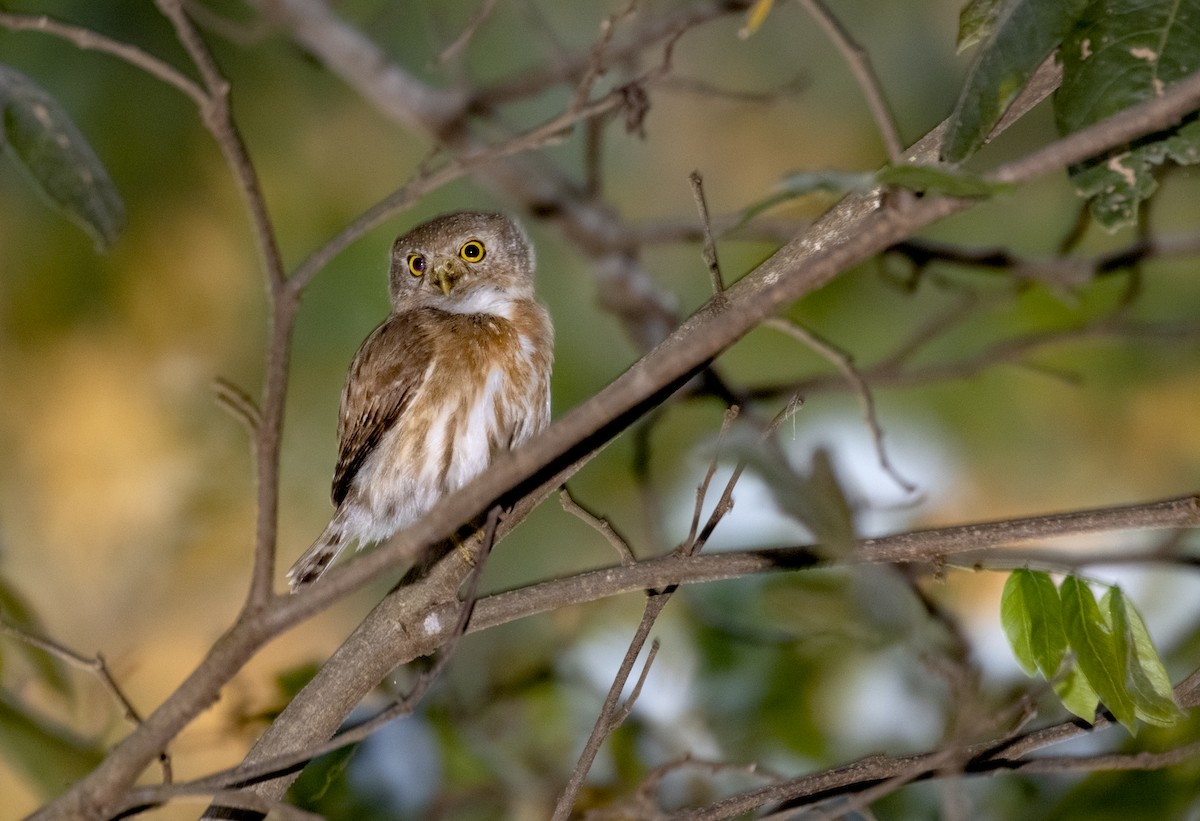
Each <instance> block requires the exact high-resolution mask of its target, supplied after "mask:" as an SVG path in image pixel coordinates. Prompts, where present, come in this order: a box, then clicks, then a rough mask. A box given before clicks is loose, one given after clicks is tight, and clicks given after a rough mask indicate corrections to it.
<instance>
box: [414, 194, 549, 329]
mask: <svg viewBox="0 0 1200 821" xmlns="http://www.w3.org/2000/svg"><path fill="white" fill-rule="evenodd" d="M533 268H534V258H533V248H532V246H531V245H530V244H529V239H528V237H526V235H525V230H524V229H523V228H522V227H521V225H520V224H519V223H518V222H517V221H516V220H514V219H513V218H512V217H510V216H508V215H506V214H484V213H477V212H470V211H465V212H461V213H457V214H446V215H444V216H440V217H436V218H434V219H431V220H430V221H429V222H425V223H422V224H421V225H418V226H417V227H416V228H414V229H412V230H411V231H409V232H408V233H407V234H404V235H403V236H401V237H398V238H397V239H396V241H395V242H394V243H392V267H391V273H390V285H391V295H392V309H393V310H395V311H401V310H411V309H413V308H421V307H433V308H441V309H442V310H446V311H456V312H459V313H496V312H502V311H503V307H504V305H505V304H507V303H510V302H511V301H512V300H514V299H522V298H529V297H532V296H533Z"/></svg>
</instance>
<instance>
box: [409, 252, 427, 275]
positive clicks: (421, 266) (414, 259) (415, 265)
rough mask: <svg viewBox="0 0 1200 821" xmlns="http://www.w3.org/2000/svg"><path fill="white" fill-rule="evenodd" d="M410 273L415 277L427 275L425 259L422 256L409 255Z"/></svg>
mask: <svg viewBox="0 0 1200 821" xmlns="http://www.w3.org/2000/svg"><path fill="white" fill-rule="evenodd" d="M408 272H409V273H410V274H412V275H413V276H415V277H419V276H421V275H422V274H424V273H425V257H423V256H421V255H420V254H409V255H408Z"/></svg>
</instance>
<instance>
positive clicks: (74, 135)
mask: <svg viewBox="0 0 1200 821" xmlns="http://www.w3.org/2000/svg"><path fill="white" fill-rule="evenodd" d="M3 148H8V149H10V150H11V152H12V154H13V155H14V156H15V158H16V159H17V161H18V163H19V164H20V165H21V167H22V168H24V169H25V171H26V172H27V173H28V175H29V178H30V180H32V182H33V184H34V186H35V187H36V188H37V189H38V190H39V191H41V193H42V194H44V195H45V196H46V197H47V198H48V199H49V200H50V202H51V203H52V204H53V205H54V206H55V207H56V208H58V209H59V210H60V211H62V212H63V213H64V214H65V215H66V216H67V217H69V218H70V219H71V220H73V221H74V222H75V223H77V224H78V225H79V226H80V227H82V228H83V229H84V230H85V231H87V232H88V233H89V234H90V235H91V236H92V238H93V239H94V240H95V242H96V246H97V249H98V250H105V249H107V248H108V247H109V246H111V245H112V243H113V242H115V241H116V238H117V235H118V234H119V233H120V231H121V227H122V226H123V225H124V223H125V206H124V204H123V203H122V202H121V196H120V194H118V193H117V189H116V187H115V186H114V185H113V183H112V180H111V179H109V176H108V172H107V171H105V169H104V165H103V164H102V163H101V162H100V160H99V158H98V157H97V156H96V153H95V152H94V151H92V148H91V146H90V145H88V142H87V140H86V139H85V138H84V136H83V134H82V133H80V131H79V129H78V128H77V127H76V126H75V123H73V122H72V121H71V118H70V117H69V116H68V115H67V112H66V111H65V110H64V109H63V107H62V106H61V105H59V104H58V101H57V100H55V99H54V98H53V97H52V96H50V94H49V93H48V92H46V91H45V90H44V89H42V88H41V87H40V86H38V85H37V84H36V83H34V82H33V80H31V79H29V78H28V77H26V76H25V75H24V74H22V73H21V72H19V71H16V70H15V69H12V68H10V67H8V66H4V65H0V149H3Z"/></svg>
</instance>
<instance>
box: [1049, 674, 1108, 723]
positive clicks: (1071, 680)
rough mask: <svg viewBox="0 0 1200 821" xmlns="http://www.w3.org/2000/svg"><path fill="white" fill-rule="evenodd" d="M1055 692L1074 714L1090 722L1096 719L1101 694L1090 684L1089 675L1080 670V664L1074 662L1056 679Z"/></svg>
mask: <svg viewBox="0 0 1200 821" xmlns="http://www.w3.org/2000/svg"><path fill="white" fill-rule="evenodd" d="M1054 692H1055V694H1056V695H1057V696H1058V698H1059V700H1060V701H1061V702H1062V703H1063V706H1064V707H1066V708H1067V709H1068V710H1070V711H1071V713H1072V714H1074V715H1077V716H1079V717H1080V718H1082V719H1083V720H1084V721H1086V722H1087V723H1088V724H1091V723H1093V722H1094V721H1095V720H1096V708H1097V707H1099V706H1100V696H1098V695H1096V691H1095V690H1093V689H1092V685H1090V684H1088V680H1087V676H1085V675H1084V674H1083V673H1082V672H1080V670H1079V667H1078V666H1076V665H1074V664H1072V665H1071V666H1070V667H1068V668H1067V670H1066V671H1065V672H1064V673H1063V674H1062V675H1061V676H1058V677H1057V678H1055V679H1054Z"/></svg>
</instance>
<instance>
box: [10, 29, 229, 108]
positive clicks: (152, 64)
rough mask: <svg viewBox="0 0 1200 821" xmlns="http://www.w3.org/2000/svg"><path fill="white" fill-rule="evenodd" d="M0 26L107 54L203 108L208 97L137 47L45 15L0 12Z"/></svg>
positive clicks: (197, 87)
mask: <svg viewBox="0 0 1200 821" xmlns="http://www.w3.org/2000/svg"><path fill="white" fill-rule="evenodd" d="M0 26H3V27H4V28H7V29H10V30H12V31H41V32H45V33H46V34H50V35H53V36H55V37H59V38H61V39H63V40H67V41H69V42H71V43H73V44H75V46H77V47H78V48H81V49H84V50H87V51H99V52H102V53H104V54H108V55H111V56H113V57H116V58H118V59H120V60H124V61H125V62H127V63H129V64H130V65H131V66H134V67H136V68H140V69H141V70H142V71H144V72H146V73H147V74H149V75H150V76H151V77H154V78H156V79H158V80H162V81H163V82H164V83H166V84H167V85H169V86H173V87H174V88H176V89H178V90H179V91H182V92H183V93H184V94H186V95H187V96H188V97H190V98H191V99H192V102H194V103H195V104H196V105H197V106H198V107H200V108H204V107H205V106H206V105H207V104H208V94H207V93H205V91H204V89H203V88H201V87H200V86H199V85H197V84H196V83H195V82H194V81H193V80H192V79H190V78H189V77H187V76H186V75H184V74H182V73H181V72H179V71H177V70H176V69H175V68H174V67H172V66H170V65H168V64H167V63H164V62H163V61H162V60H160V59H158V58H157V57H155V56H153V55H151V54H147V53H146V52H145V51H142V50H141V49H140V48H138V47H137V46H132V45H130V44H128V43H122V42H121V41H119V40H114V39H112V38H111V37H106V36H105V35H103V34H100V33H99V32H96V31H92V30H91V29H87V28H83V27H82V26H74V25H71V24H70V23H63V22H60V21H58V20H55V19H54V18H53V17H50V16H49V15H45V14H13V13H10V12H5V11H0Z"/></svg>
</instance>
